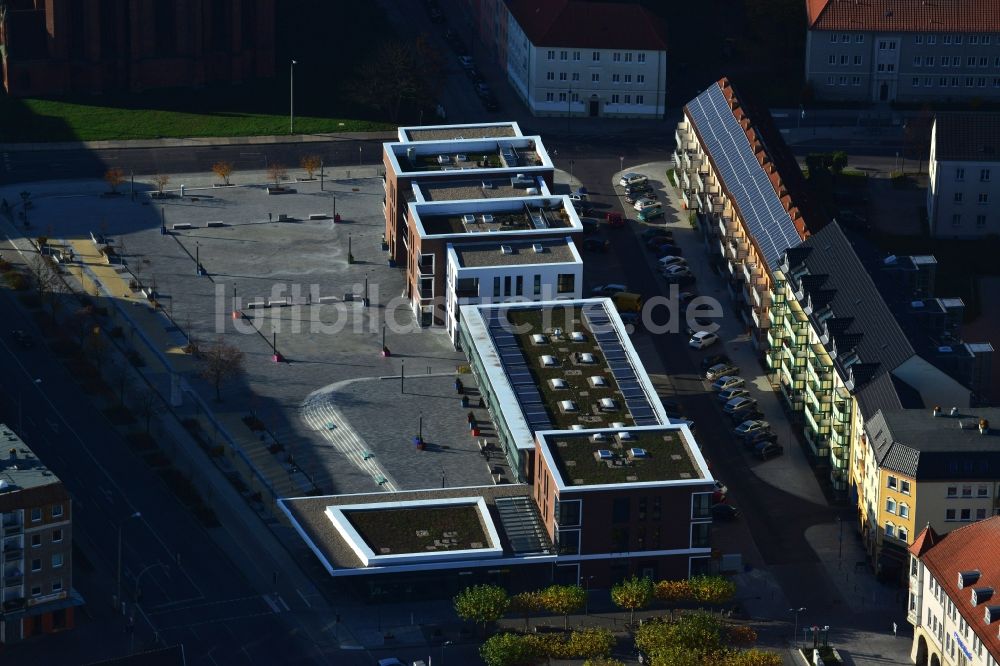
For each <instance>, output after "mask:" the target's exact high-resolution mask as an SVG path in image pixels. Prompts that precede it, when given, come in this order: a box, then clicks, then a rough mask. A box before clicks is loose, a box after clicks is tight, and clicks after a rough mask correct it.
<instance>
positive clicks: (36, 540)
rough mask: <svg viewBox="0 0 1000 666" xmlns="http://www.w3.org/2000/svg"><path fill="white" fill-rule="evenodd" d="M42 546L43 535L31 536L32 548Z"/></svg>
mask: <svg viewBox="0 0 1000 666" xmlns="http://www.w3.org/2000/svg"><path fill="white" fill-rule="evenodd" d="M41 545H42V535H41V534H32V535H31V547H32V548H38V547H39V546H41Z"/></svg>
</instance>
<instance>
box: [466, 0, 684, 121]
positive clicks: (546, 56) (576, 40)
mask: <svg viewBox="0 0 1000 666" xmlns="http://www.w3.org/2000/svg"><path fill="white" fill-rule="evenodd" d="M470 4H471V5H472V6H471V7H470V10H471V12H472V14H473V16H475V17H476V18H475V19H474V20H475V21H476V26H475V29H477V30H478V31H479V35H478V37H479V42H480V43H481V44H482V47H481V48H484V49H485V54H484V55H488V56H489V57H492V58H494V59H496V60H497V62H498V63H500V66H501V67H503V68H504V70H505V71H506V73H507V80H508V81H509V82H510V84H511V86H512V87H513V88H514V90H515V91H516V92H517V94H518V95H519V96H520V97H521V101H523V102H524V104H525V105H526V106H527V107H528V110H529V111H531V113H532V114H534V115H536V116H577V117H617V118H662V117H663V114H664V107H665V98H666V90H667V44H666V28H665V26H664V25H663V22H662V21H661V20H660V19H659V17H657V16H655V15H654V14H652V13H651V12H649V11H648V10H647V9H645V8H644V7H642V6H641V5H640V4H638V3H632V2H627V3H614V2H593V1H591V0H550V1H549V2H542V3H539V2H534V1H532V0H481V1H480V2H472V3H470ZM473 41H474V42H475V41H476V40H475V39H474V40H473ZM473 55H475V50H474V51H473Z"/></svg>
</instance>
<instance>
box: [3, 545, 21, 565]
mask: <svg viewBox="0 0 1000 666" xmlns="http://www.w3.org/2000/svg"><path fill="white" fill-rule="evenodd" d="M23 553H24V548H22V547H21V544H19V543H15V544H11V545H9V546H6V545H5V546H4V547H3V556H4V559H5V560H7V561H8V562H10V561H11V560H19V559H21V555H22V554H23Z"/></svg>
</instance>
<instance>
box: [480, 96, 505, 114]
mask: <svg viewBox="0 0 1000 666" xmlns="http://www.w3.org/2000/svg"><path fill="white" fill-rule="evenodd" d="M479 99H481V100H482V102H483V108H485V109H486V110H487V111H497V110H498V109H499V108H500V103H499V102H497V98H496V97H494V96H493V95H485V96H481V97H480V98H479Z"/></svg>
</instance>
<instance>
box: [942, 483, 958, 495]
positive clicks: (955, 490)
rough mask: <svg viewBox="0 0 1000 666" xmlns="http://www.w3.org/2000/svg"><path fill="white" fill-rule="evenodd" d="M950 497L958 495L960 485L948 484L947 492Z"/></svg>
mask: <svg viewBox="0 0 1000 666" xmlns="http://www.w3.org/2000/svg"><path fill="white" fill-rule="evenodd" d="M945 494H946V495H947V496H948V497H958V486H948V490H947V491H946V493H945Z"/></svg>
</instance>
